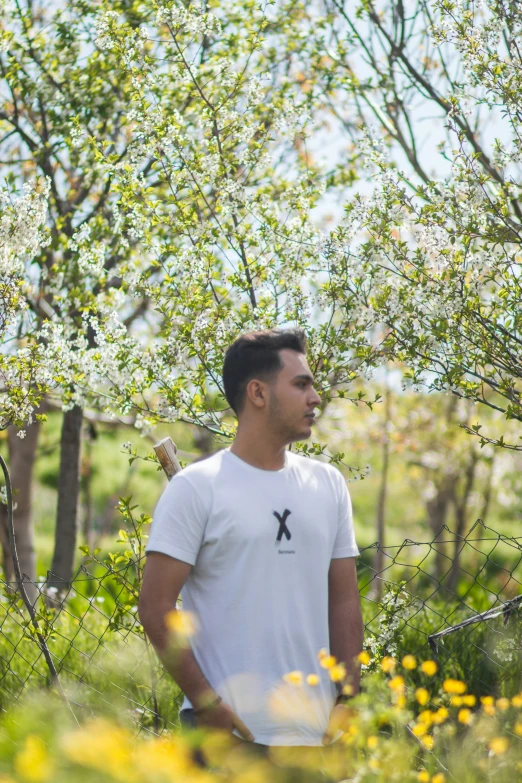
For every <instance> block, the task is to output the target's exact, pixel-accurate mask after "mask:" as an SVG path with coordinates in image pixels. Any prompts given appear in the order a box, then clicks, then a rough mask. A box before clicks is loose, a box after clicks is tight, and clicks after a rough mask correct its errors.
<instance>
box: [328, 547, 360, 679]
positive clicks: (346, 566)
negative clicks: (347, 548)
mask: <svg viewBox="0 0 522 783" xmlns="http://www.w3.org/2000/svg"><path fill="white" fill-rule="evenodd" d="M328 624H329V629H330V653H331V655H334V656H335V657H336V658H337V660H338V661H339V662H340V663H344V665H345V666H346V672H347V681H348V683H349V684H350V685H351V686H352V688H353V692H354V694H355V693H357V692H358V690H359V681H360V667H359V663H358V661H357V656H358V655H359V653H360V652H361V650H362V646H363V632H364V625H363V620H362V613H361V600H360V597H359V589H358V586H357V571H356V568H355V558H353V557H340V558H335V559H333V560H332V561H331V564H330V570H329V572H328Z"/></svg>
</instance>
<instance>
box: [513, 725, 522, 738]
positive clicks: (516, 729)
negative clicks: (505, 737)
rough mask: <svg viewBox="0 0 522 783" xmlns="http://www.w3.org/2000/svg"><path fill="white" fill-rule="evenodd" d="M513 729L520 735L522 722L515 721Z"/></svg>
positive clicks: (521, 735) (521, 733)
mask: <svg viewBox="0 0 522 783" xmlns="http://www.w3.org/2000/svg"><path fill="white" fill-rule="evenodd" d="M513 731H514V732H515V734H517V735H518V736H519V737H522V723H515V725H514V726H513Z"/></svg>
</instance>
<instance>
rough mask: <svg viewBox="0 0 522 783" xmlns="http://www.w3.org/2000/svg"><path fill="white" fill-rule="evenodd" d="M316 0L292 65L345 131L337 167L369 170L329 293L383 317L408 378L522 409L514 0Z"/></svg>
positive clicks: (362, 318)
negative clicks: (355, 164)
mask: <svg viewBox="0 0 522 783" xmlns="http://www.w3.org/2000/svg"><path fill="white" fill-rule="evenodd" d="M319 5H320V13H321V17H320V18H319V19H318V18H317V10H315V9H314V10H313V11H312V10H311V9H310V11H309V12H308V15H307V14H303V20H302V22H301V30H302V31H304V30H306V31H307V34H306V35H303V36H302V37H303V42H306V43H303V47H302V48H301V50H300V51H299V52H298V53H296V55H295V58H294V59H295V72H296V77H295V78H296V81H297V82H298V83H299V84H300V85H301V88H302V89H303V91H304V94H305V95H306V97H307V100H308V102H309V104H310V105H313V106H314V107H315V111H316V112H317V111H318V109H319V107H320V108H321V109H322V111H323V113H324V114H325V115H326V116H327V117H328V121H329V122H330V124H333V125H334V128H335V133H337V134H339V135H340V136H341V137H344V138H347V139H348V140H349V144H350V149H349V156H350V157H348V159H347V157H346V154H342V155H341V158H340V162H339V164H338V166H337V168H336V169H335V170H334V171H333V173H332V175H331V176H332V179H334V180H335V179H336V178H337V181H338V182H339V183H341V184H342V182H343V178H344V177H345V171H346V167H347V164H348V163H350V161H351V159H352V158H354V157H355V158H356V159H358V160H359V161H361V162H364V164H365V165H366V166H367V168H368V171H369V173H370V174H371V176H372V177H373V188H372V190H371V194H370V191H369V189H368V188H366V189H365V188H361V192H360V194H359V196H358V197H356V198H355V199H352V200H351V201H350V203H349V204H348V206H347V215H346V220H345V221H344V224H343V225H342V226H340V227H339V229H338V230H337V231H336V232H335V238H334V239H333V241H332V244H331V248H330V256H329V257H330V264H331V271H332V281H331V288H330V290H331V294H332V296H335V297H336V298H337V299H342V300H343V302H344V307H345V312H346V316H347V317H348V318H350V319H353V320H356V321H357V322H358V323H359V326H360V330H361V331H364V330H370V331H373V330H374V327H375V326H376V325H379V326H380V327H381V328H382V326H384V330H383V332H382V334H383V337H382V340H381V341H380V350H381V353H382V358H383V359H385V360H387V359H390V358H393V359H399V360H401V361H402V362H404V364H405V365H406V366H407V368H408V371H407V377H408V378H409V379H410V380H411V382H412V383H413V384H414V385H417V384H421V385H424V386H426V387H427V388H428V389H430V390H444V391H449V392H452V393H453V394H456V395H457V396H460V397H465V398H468V399H470V400H473V401H479V402H480V403H483V404H485V405H487V406H490V407H491V408H493V409H496V410H500V411H502V412H503V414H504V415H505V416H506V418H508V419H515V420H518V421H522V401H521V396H520V395H521V382H522V369H521V368H522V363H521V346H522V320H521V319H522V309H521V307H520V299H521V293H522V290H521V286H520V280H521V256H520V241H521V236H522V233H521V232H522V206H521V205H522V200H521V199H522V192H521V184H520V182H521V180H520V174H521V171H520V161H521V154H522V146H521V144H522V142H521V136H520V117H521V114H522V106H521V97H520V96H521V94H522V93H521V80H520V74H521V72H522V71H521V54H520V47H519V45H518V38H519V36H520V31H521V29H522V9H521V6H520V4H518V3H504V2H498V1H497V0H484V2H480V3H476V2H467V1H465V2H462V3H456V2H453V0H436V1H435V2H433V3H427V2H423V1H421V2H419V3H417V4H416V5H414V6H411V7H410V6H409V5H408V4H405V3H403V2H402V0H381V1H380V2H374V1H373V0H369V1H367V0H365V1H364V2H361V3H355V4H354V3H350V2H345V1H344V0H324V2H323V3H320V4H319ZM374 356H375V351H374V350H372V359H373V357H374ZM469 429H470V431H471V432H476V433H479V431H480V430H481V425H480V424H476V425H471V426H470V428H469ZM480 437H481V438H482V443H486V442H488V441H492V442H493V443H494V444H495V445H499V446H504V447H508V448H515V449H522V444H521V441H520V436H517V437H515V439H514V440H513V441H512V442H511V443H506V442H505V440H504V439H502V438H501V439H498V438H495V437H491V436H488V435H487V434H483V432H480Z"/></svg>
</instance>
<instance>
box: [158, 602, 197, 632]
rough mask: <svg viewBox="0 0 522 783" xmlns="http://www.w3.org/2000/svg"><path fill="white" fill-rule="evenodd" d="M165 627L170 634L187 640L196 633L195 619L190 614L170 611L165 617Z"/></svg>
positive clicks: (177, 610)
mask: <svg viewBox="0 0 522 783" xmlns="http://www.w3.org/2000/svg"><path fill="white" fill-rule="evenodd" d="M165 625H166V626H167V628H168V630H169V631H171V632H172V633H175V634H179V635H180V636H185V637H187V638H188V639H189V638H190V637H191V636H194V634H195V633H196V618H195V616H194V615H193V614H192V613H191V612H182V611H181V610H179V609H172V611H171V612H169V613H168V614H167V615H166V616H165Z"/></svg>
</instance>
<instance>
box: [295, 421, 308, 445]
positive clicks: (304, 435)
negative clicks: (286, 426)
mask: <svg viewBox="0 0 522 783" xmlns="http://www.w3.org/2000/svg"><path fill="white" fill-rule="evenodd" d="M311 437H312V427H311V425H309V426H308V427H306V428H303V429H302V430H301V432H299V433H296V435H295V436H294V438H293V439H292V442H293V443H295V442H296V441H300V440H308V438H311Z"/></svg>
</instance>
